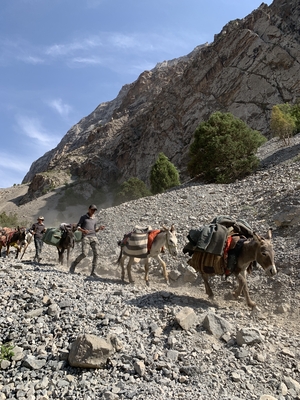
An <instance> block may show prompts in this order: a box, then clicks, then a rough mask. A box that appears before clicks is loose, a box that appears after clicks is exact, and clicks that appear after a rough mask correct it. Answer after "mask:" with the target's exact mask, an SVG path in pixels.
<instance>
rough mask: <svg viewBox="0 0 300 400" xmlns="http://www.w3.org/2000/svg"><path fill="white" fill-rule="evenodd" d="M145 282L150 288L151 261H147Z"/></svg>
mask: <svg viewBox="0 0 300 400" xmlns="http://www.w3.org/2000/svg"><path fill="white" fill-rule="evenodd" d="M144 266H145V282H146V285H147V286H149V260H148V259H146V261H145V265H144Z"/></svg>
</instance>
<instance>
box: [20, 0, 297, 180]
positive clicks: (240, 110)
mask: <svg viewBox="0 0 300 400" xmlns="http://www.w3.org/2000/svg"><path fill="white" fill-rule="evenodd" d="M299 54H300V6H299V4H298V1H297V0H290V1H285V2H282V1H281V0H275V1H274V2H273V3H272V4H271V5H270V6H267V5H266V4H264V3H262V5H261V6H260V7H259V8H257V9H256V10H254V11H253V12H252V13H251V14H249V15H248V16H246V17H245V18H244V19H241V20H234V21H230V22H229V23H228V24H227V25H225V26H224V28H223V29H222V30H221V32H220V33H219V34H216V35H215V38H214V41H213V43H207V44H204V45H200V46H198V47H196V48H195V49H194V50H193V51H192V52H191V53H190V54H188V55H186V56H183V57H180V58H178V59H174V60H171V61H164V62H162V63H159V64H157V65H156V67H155V68H154V69H153V70H151V71H144V72H143V73H142V74H141V75H140V76H139V77H138V79H137V80H136V81H135V82H133V83H130V84H128V85H125V86H124V87H123V88H122V89H121V90H120V92H119V94H118V96H117V97H116V98H115V99H114V100H112V101H109V102H106V103H102V104H100V105H99V106H98V107H97V108H96V109H95V110H94V111H93V112H92V113H91V114H90V115H88V116H86V117H84V118H83V119H82V120H81V121H79V122H78V123H77V124H76V125H74V126H73V127H72V128H71V129H70V130H69V131H68V132H67V133H66V135H65V136H64V137H63V139H62V140H61V142H60V143H59V144H58V145H57V147H56V148H55V149H53V150H51V151H50V152H48V153H46V154H45V155H44V156H43V157H41V158H39V159H38V160H36V161H35V162H34V163H33V164H32V166H31V168H30V170H29V172H28V173H27V174H26V176H25V177H24V180H23V183H28V182H30V181H32V180H33V178H34V176H35V175H36V174H37V173H40V172H44V171H53V170H54V171H60V172H61V171H65V172H66V173H67V174H68V175H69V176H70V177H72V179H73V180H74V179H75V180H76V179H84V180H88V181H89V182H90V183H92V184H93V185H94V186H96V187H103V186H104V185H108V186H109V185H110V184H111V183H116V182H118V183H121V182H123V181H124V180H127V179H128V178H130V177H137V178H139V179H141V180H143V181H144V182H146V183H149V173H150V169H151V166H152V165H153V164H154V162H155V160H156V158H157V155H158V153H159V152H163V153H164V154H165V155H166V156H167V157H168V158H169V159H170V161H171V162H172V163H173V164H174V165H175V166H176V167H177V168H178V170H179V171H180V174H181V179H182V180H184V179H185V178H187V172H186V165H187V160H188V150H189V146H190V144H191V142H192V141H193V134H194V131H195V129H196V127H197V126H198V125H199V123H201V122H202V121H204V120H206V119H207V118H208V117H209V115H210V114H211V113H212V112H214V111H217V110H219V111H222V112H231V113H232V114H234V115H235V116H236V117H239V118H241V119H242V120H243V121H245V122H246V123H247V124H248V125H249V126H250V127H251V128H252V129H256V130H258V131H260V132H261V133H262V134H264V135H266V136H269V124H270V115H271V110H272V107H273V105H275V104H278V103H285V102H290V103H292V102H295V101H296V99H297V95H298V94H299V92H300V80H299V76H300V65H299V61H298V59H299V57H298V55H299Z"/></svg>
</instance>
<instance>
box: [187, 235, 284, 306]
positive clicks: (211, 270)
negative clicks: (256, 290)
mask: <svg viewBox="0 0 300 400" xmlns="http://www.w3.org/2000/svg"><path fill="white" fill-rule="evenodd" d="M271 239H272V230H271V229H269V230H268V232H267V235H266V237H261V236H259V235H257V234H256V233H253V238H251V239H247V240H245V241H244V242H243V244H242V246H241V249H240V252H239V254H238V257H237V263H236V267H235V268H234V270H233V271H232V273H233V274H234V275H235V276H236V278H237V280H238V283H239V285H238V287H237V289H236V290H235V291H234V293H233V295H234V297H235V298H238V297H239V296H240V295H241V293H242V292H243V293H244V295H245V299H246V302H247V305H248V306H249V307H251V308H254V307H256V303H255V302H254V301H252V300H251V298H250V295H249V289H248V286H247V281H246V275H247V269H248V267H249V265H250V264H251V263H252V262H253V261H257V262H258V263H259V264H260V265H261V267H262V268H263V269H264V271H265V272H266V274H267V275H268V276H274V275H276V273H277V270H276V267H275V262H274V255H275V254H274V250H273V245H272V242H271ZM188 263H189V264H190V265H191V266H192V267H193V268H194V269H195V270H196V271H198V272H200V274H201V275H202V278H203V280H204V285H205V291H206V294H208V296H209V297H213V292H212V290H211V288H210V286H209V283H208V279H209V276H212V275H223V274H224V259H223V257H222V256H215V255H212V254H209V255H208V253H203V252H195V253H194V254H193V256H192V258H191V259H190V260H189V261H188Z"/></svg>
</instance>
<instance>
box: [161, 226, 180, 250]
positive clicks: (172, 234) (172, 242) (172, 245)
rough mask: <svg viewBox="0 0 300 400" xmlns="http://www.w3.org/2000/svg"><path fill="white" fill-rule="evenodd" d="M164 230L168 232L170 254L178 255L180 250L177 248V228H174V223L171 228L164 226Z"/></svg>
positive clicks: (167, 240) (167, 241)
mask: <svg viewBox="0 0 300 400" xmlns="http://www.w3.org/2000/svg"><path fill="white" fill-rule="evenodd" d="M162 229H163V231H165V232H166V247H167V249H168V250H169V252H170V254H171V255H172V256H174V257H175V256H177V254H178V250H177V236H176V230H175V228H174V225H172V226H171V228H170V229H169V228H166V227H165V226H163V228H162Z"/></svg>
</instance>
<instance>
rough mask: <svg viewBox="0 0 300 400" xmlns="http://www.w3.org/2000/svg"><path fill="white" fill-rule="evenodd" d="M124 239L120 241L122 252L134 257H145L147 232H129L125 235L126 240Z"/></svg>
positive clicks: (146, 253)
mask: <svg viewBox="0 0 300 400" xmlns="http://www.w3.org/2000/svg"><path fill="white" fill-rule="evenodd" d="M125 236H126V235H125ZM124 239H125V238H124ZM124 239H123V242H122V251H123V254H126V255H127V256H129V257H134V258H147V255H148V248H147V244H148V232H131V233H130V234H128V235H127V240H124Z"/></svg>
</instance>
